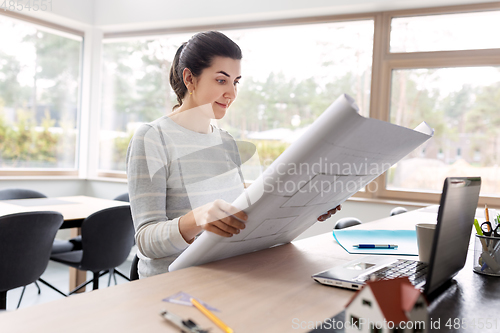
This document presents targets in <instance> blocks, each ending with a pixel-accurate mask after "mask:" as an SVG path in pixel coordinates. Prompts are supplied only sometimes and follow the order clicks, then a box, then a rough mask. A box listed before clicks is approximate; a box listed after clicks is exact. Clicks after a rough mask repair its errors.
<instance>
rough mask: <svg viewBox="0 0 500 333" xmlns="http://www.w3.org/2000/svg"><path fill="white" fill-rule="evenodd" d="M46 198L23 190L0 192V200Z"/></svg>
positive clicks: (10, 189) (12, 189)
mask: <svg viewBox="0 0 500 333" xmlns="http://www.w3.org/2000/svg"><path fill="white" fill-rule="evenodd" d="M46 197H47V196H46V195H45V194H42V193H40V192H37V191H33V190H27V189H23V188H8V189H5V190H0V200H16V199H36V198H46Z"/></svg>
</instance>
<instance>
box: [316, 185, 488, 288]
mask: <svg viewBox="0 0 500 333" xmlns="http://www.w3.org/2000/svg"><path fill="white" fill-rule="evenodd" d="M480 187H481V178H480V177H450V178H446V179H445V181H444V186H443V193H442V195H441V201H440V205H439V210H438V216H437V225H436V230H435V233H434V240H433V244H432V251H431V257H430V260H429V263H428V264H425V263H423V262H420V261H416V260H403V259H395V258H390V257H386V256H383V255H372V256H364V257H361V258H358V259H356V260H353V261H350V262H348V263H346V264H344V265H339V266H336V267H333V268H331V269H329V270H326V271H323V272H320V273H317V274H314V275H313V276H312V278H313V279H314V280H316V281H317V282H319V283H321V284H325V285H328V286H335V287H341V288H348V289H354V290H357V289H361V287H362V286H363V285H364V283H365V281H368V280H370V279H372V278H375V279H390V278H395V277H400V276H408V278H409V279H410V281H411V282H412V284H413V285H414V286H415V287H416V288H419V289H420V290H422V291H423V292H424V294H426V295H429V294H431V293H432V292H434V291H435V290H436V289H438V288H439V287H440V286H442V285H443V284H444V283H446V282H448V281H450V280H451V278H453V277H454V276H455V275H456V274H457V273H458V271H460V270H461V269H462V268H463V267H464V265H465V260H466V258H467V250H468V248H469V241H470V237H471V231H472V226H473V223H474V216H475V213H476V208H477V204H478V200H479V189H480Z"/></svg>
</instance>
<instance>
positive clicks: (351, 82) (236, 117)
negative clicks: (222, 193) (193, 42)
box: [99, 20, 373, 180]
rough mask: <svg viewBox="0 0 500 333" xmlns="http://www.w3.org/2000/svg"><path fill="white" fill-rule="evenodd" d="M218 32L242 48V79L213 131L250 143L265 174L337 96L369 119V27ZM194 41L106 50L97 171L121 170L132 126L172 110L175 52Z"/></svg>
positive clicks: (125, 44) (368, 23) (114, 45)
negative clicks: (220, 130)
mask: <svg viewBox="0 0 500 333" xmlns="http://www.w3.org/2000/svg"><path fill="white" fill-rule="evenodd" d="M222 32H223V33H225V34H226V35H227V36H229V37H230V38H231V39H233V40H234V41H235V42H236V43H237V44H238V45H239V46H240V47H241V49H242V52H243V60H242V79H241V80H240V84H239V86H238V90H239V92H238V98H237V99H236V101H235V102H234V104H233V105H232V106H231V108H230V109H229V111H228V114H227V115H226V116H225V117H224V118H223V119H222V120H219V121H218V124H217V125H218V126H219V127H221V128H223V129H225V130H227V131H228V132H229V133H231V135H233V136H234V137H235V138H236V139H237V140H243V141H250V142H252V143H254V144H255V145H256V146H257V150H258V152H259V157H260V159H261V161H260V162H261V163H262V164H263V165H264V167H266V166H268V165H270V164H271V162H272V161H273V160H274V159H276V158H277V157H278V156H279V155H280V154H281V153H282V152H283V151H284V150H285V149H286V148H287V147H288V146H289V145H290V144H291V142H293V141H294V140H296V139H297V138H298V137H299V136H300V135H301V134H302V133H303V132H304V130H305V129H306V128H307V126H308V125H309V124H311V123H312V122H313V121H314V120H315V119H316V118H317V117H318V116H319V115H320V114H321V113H322V112H323V111H324V110H325V109H326V108H327V107H328V106H329V105H330V104H331V103H332V102H333V101H334V100H335V99H336V98H337V97H338V96H340V95H341V94H342V93H348V94H350V95H351V96H353V97H354V99H355V100H356V102H357V103H358V105H359V107H360V109H361V113H362V114H363V115H365V116H368V115H369V110H370V105H369V101H370V84H371V63H372V48H373V20H364V21H355V22H337V23H327V24H308V25H300V26H285V27H274V28H254V29H238V30H230V31H222ZM192 35H193V34H182V35H170V36H165V37H158V38H155V39H149V40H147V39H143V40H136V41H120V42H116V41H115V42H113V41H109V42H107V43H106V44H105V45H104V50H103V54H104V56H103V57H104V76H103V94H102V96H103V100H102V117H101V118H102V120H101V121H102V122H101V138H100V149H101V152H100V162H99V166H100V169H101V170H103V169H104V170H115V171H124V170H125V154H126V148H127V145H128V142H129V140H130V137H131V135H132V133H133V130H134V129H135V128H136V127H137V124H139V123H141V122H147V121H152V120H154V119H156V118H158V117H160V116H162V115H165V114H167V113H169V112H170V111H171V109H172V106H173V105H175V104H176V101H175V94H174V93H173V92H172V91H171V90H170V86H169V83H168V72H169V69H170V64H171V61H172V59H173V56H174V54H175V51H176V49H177V48H178V47H179V45H180V44H181V43H182V42H184V41H187V40H188V39H189V37H190V36H192ZM255 168H257V169H258V168H259V167H258V166H255ZM252 174H253V175H254V176H255V177H256V176H257V175H258V174H259V172H258V170H255V172H251V171H250V170H247V172H246V173H245V175H246V179H248V180H251V179H252V176H250V178H247V176H248V175H252Z"/></svg>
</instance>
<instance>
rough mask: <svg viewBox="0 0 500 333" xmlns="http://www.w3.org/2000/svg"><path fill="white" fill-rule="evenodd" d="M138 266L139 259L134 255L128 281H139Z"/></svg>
mask: <svg viewBox="0 0 500 333" xmlns="http://www.w3.org/2000/svg"><path fill="white" fill-rule="evenodd" d="M138 266H139V257H138V256H137V254H136V255H135V256H134V259H133V260H132V265H131V266H130V281H135V280H139V271H138Z"/></svg>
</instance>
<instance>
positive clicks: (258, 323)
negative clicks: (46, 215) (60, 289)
mask: <svg viewBox="0 0 500 333" xmlns="http://www.w3.org/2000/svg"><path fill="white" fill-rule="evenodd" d="M435 218H436V214H435V213H431V212H410V213H406V214H402V215H398V216H396V217H392V218H386V219H382V220H379V221H376V222H373V223H368V224H364V225H362V226H358V227H363V228H368V229H376V228H399V229H412V228H413V225H414V224H415V223H417V222H432V221H435ZM355 257H356V255H350V254H348V253H347V252H345V251H344V250H343V249H342V248H341V247H340V246H339V245H338V244H337V243H336V242H335V241H334V239H333V237H332V235H331V234H330V233H328V234H323V235H319V236H315V237H311V238H307V239H303V240H299V241H296V242H292V243H291V244H286V245H282V246H278V247H275V248H271V249H266V250H262V251H258V252H254V253H249V254H246V255H242V256H238V257H234V258H229V259H226V260H221V261H218V262H213V263H209V264H206V265H202V266H199V267H190V268H187V269H183V270H179V271H176V272H172V273H166V274H162V275H158V276H154V277H151V278H148V279H144V280H139V281H134V282H131V283H127V284H122V285H119V286H115V287H111V288H107V289H103V290H98V291H94V292H90V293H85V294H82V295H77V296H72V297H69V298H65V299H61V300H57V301H54V302H51V303H47V304H42V305H39V306H34V307H31V308H26V309H21V310H18V311H12V312H9V313H4V314H0V332H67V331H68V330H71V331H73V332H90V331H106V330H110V331H117V332H118V331H119V332H143V331H144V332H178V330H177V329H175V328H174V327H173V326H171V325H170V324H169V323H168V322H166V321H165V320H164V319H162V317H160V315H159V312H160V311H161V310H162V309H166V310H169V311H172V312H173V313H175V314H177V315H180V316H182V317H184V318H191V319H193V320H194V321H196V322H197V323H198V324H199V325H200V326H202V327H204V328H210V327H211V328H212V332H221V331H220V329H219V328H217V327H216V326H214V325H213V324H212V323H211V322H210V321H209V320H208V319H207V318H205V317H204V316H203V315H202V314H201V313H200V312H199V311H198V310H197V309H195V308H193V307H187V306H182V305H176V304H171V303H166V302H163V301H162V299H163V298H165V297H167V296H170V295H173V294H175V293H177V292H179V291H184V292H186V293H189V294H191V295H193V296H195V297H197V298H199V299H201V300H203V301H205V302H207V303H208V304H210V305H212V306H214V307H216V308H218V309H220V310H221V312H219V313H216V314H217V315H218V316H219V317H220V318H221V319H222V320H223V321H224V322H226V324H227V325H228V326H230V327H231V328H233V329H234V330H235V332H253V333H255V332H306V331H308V330H310V329H308V328H306V327H304V329H293V327H294V326H292V325H294V322H311V321H312V322H316V321H323V320H325V319H326V318H330V317H332V316H334V315H335V314H336V313H338V312H340V311H341V310H342V309H343V308H344V305H345V304H346V303H347V302H348V300H349V299H350V298H351V297H352V295H353V291H349V290H344V289H339V288H334V287H327V286H323V285H320V284H318V283H316V282H315V281H314V280H313V279H312V278H311V275H312V274H314V273H316V272H319V271H321V270H325V269H328V268H330V267H331V266H333V265H335V264H339V263H343V262H346V261H348V260H352V259H353V258H355ZM415 258H416V257H415ZM462 272H464V274H468V276H472V275H473V274H474V273H473V272H472V268H471V265H470V263H468V264H467V266H466V267H465V269H464V270H462ZM462 272H461V273H462ZM473 279H475V283H479V284H481V286H478V287H477V288H483V287H485V283H489V282H488V281H493V282H497V280H498V279H495V278H488V277H483V276H479V275H477V274H474V276H473ZM485 281H486V282H485ZM474 289H475V288H469V286H464V285H461V284H460V283H459V284H458V288H457V287H455V289H454V290H455V295H456V297H460V298H463V297H465V298H467V297H469V298H470V295H469V296H467V295H465V296H464V293H469V294H472V295H473V293H474ZM47 292H50V291H47ZM497 293H498V292H497ZM450 297H451V298H452V300H451V301H452V302H454V300H453V296H450ZM483 301H484V299H483ZM460 304H463V302H462V303H457V304H456V305H455V308H456V307H457V306H460ZM490 308H491V307H490ZM496 308H498V307H496ZM455 310H456V311H457V313H460V314H467V315H468V316H469V317H470V316H472V315H475V316H477V317H479V316H481V314H483V315H488V313H483V312H481V311H480V310H479V309H478V310H477V311H475V312H474V310H471V311H469V312H464V311H462V310H460V309H455ZM492 311H493V310H492ZM495 312H496V311H495ZM443 325H444V324H443ZM499 325H500V323H499ZM483 331H484V330H483Z"/></svg>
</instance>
